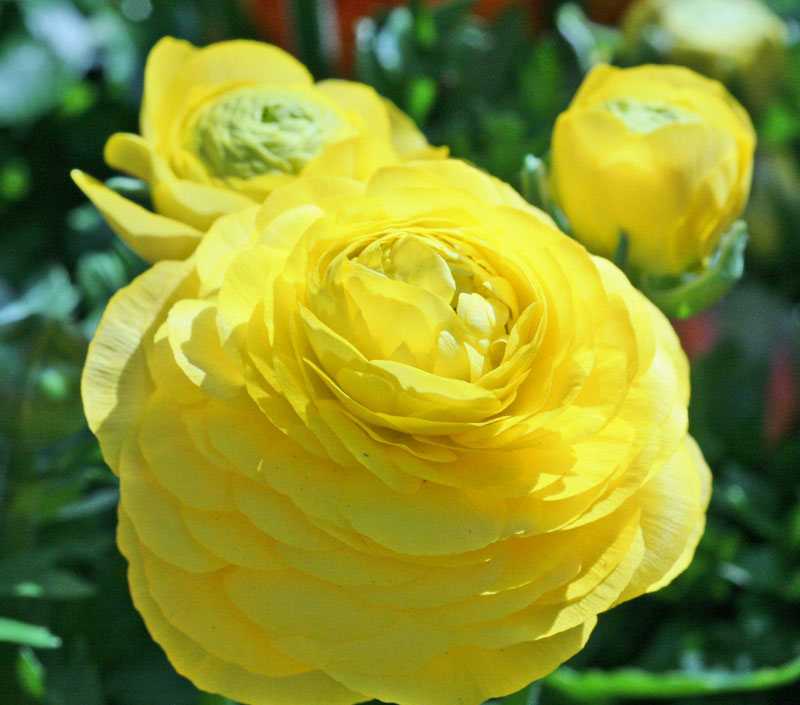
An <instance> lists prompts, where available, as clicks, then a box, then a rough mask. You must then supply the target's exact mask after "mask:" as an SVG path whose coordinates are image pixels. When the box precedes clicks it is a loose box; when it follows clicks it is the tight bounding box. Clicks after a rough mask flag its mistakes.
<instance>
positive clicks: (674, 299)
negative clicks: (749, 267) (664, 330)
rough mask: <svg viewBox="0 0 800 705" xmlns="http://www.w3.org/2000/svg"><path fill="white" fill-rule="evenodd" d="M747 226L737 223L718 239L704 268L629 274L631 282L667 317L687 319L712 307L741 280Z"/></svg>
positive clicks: (738, 221) (740, 222) (741, 221)
mask: <svg viewBox="0 0 800 705" xmlns="http://www.w3.org/2000/svg"><path fill="white" fill-rule="evenodd" d="M747 239H748V234H747V224H746V223H745V222H744V221H743V220H737V221H736V222H735V223H734V224H733V225H732V226H731V227H730V228H729V229H728V230H727V232H725V234H724V235H723V236H722V237H721V238H720V242H719V246H718V247H717V250H716V251H715V252H714V254H713V255H712V256H711V259H710V260H709V262H708V265H707V266H706V267H705V269H703V270H701V271H697V272H686V273H685V274H681V275H679V276H668V277H664V276H659V277H656V276H653V275H648V274H643V273H638V274H637V273H636V272H629V273H628V274H629V276H630V277H631V281H633V283H634V284H635V285H636V286H637V287H638V288H639V289H640V290H641V291H642V292H643V293H644V294H645V295H646V296H647V297H648V298H649V299H650V300H651V301H652V302H653V303H654V304H655V305H656V306H658V307H659V308H660V309H661V310H662V311H663V312H664V313H665V314H666V315H667V316H669V317H671V318H688V317H689V316H694V315H695V314H697V313H700V312H701V311H705V310H706V309H707V308H709V307H711V306H712V305H714V304H715V303H716V302H717V301H719V300H720V299H721V298H722V296H723V295H724V294H725V293H726V292H727V291H728V290H729V289H730V288H731V287H732V286H733V285H734V284H735V283H736V282H737V281H739V279H741V277H742V274H743V273H744V250H745V246H746V245H747Z"/></svg>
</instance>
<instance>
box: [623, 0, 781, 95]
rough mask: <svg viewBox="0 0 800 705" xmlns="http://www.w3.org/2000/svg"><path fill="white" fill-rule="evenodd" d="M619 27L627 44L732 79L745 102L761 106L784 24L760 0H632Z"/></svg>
mask: <svg viewBox="0 0 800 705" xmlns="http://www.w3.org/2000/svg"><path fill="white" fill-rule="evenodd" d="M622 25H623V29H624V31H625V35H626V39H627V43H628V45H629V46H630V47H631V48H634V49H635V48H638V47H640V46H641V45H642V44H646V45H647V46H648V48H649V49H650V50H651V51H652V50H655V51H656V52H657V53H658V54H659V55H660V56H662V57H664V58H666V59H667V60H668V61H670V62H671V63H675V64H682V65H684V66H689V67H690V68H693V69H695V70H696V71H699V72H700V73H703V74H705V75H707V76H711V77H713V78H717V79H719V80H721V81H726V82H727V81H730V80H738V81H739V83H740V84H741V85H742V87H743V89H744V92H745V94H746V97H747V98H748V99H749V100H748V105H749V104H750V102H751V101H752V102H753V103H755V104H756V105H759V106H760V105H763V104H765V103H766V102H767V100H768V98H769V96H770V94H771V92H772V89H773V88H774V86H775V83H776V78H777V77H778V76H779V75H780V73H781V70H780V69H781V65H782V63H783V58H784V53H785V51H784V49H785V45H786V38H787V28H786V25H785V24H784V22H783V20H781V18H780V17H778V16H777V15H776V14H775V13H774V12H773V11H772V10H771V9H770V8H769V7H767V5H766V4H765V3H763V2H761V0H638V2H635V3H634V4H633V5H632V6H631V7H630V8H629V9H628V12H627V14H626V15H625V17H624V19H623V23H622Z"/></svg>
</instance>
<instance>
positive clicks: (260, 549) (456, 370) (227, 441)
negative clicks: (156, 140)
mask: <svg viewBox="0 0 800 705" xmlns="http://www.w3.org/2000/svg"><path fill="white" fill-rule="evenodd" d="M688 395H689V387H688V374H687V362H686V359H685V356H684V354H683V352H682V351H681V349H680V346H679V344H678V341H677V339H676V337H675V335H674V333H673V331H672V329H671V328H670V326H669V324H668V323H667V321H666V319H665V318H664V317H663V316H662V315H661V314H660V313H659V312H658V310H656V309H655V308H654V307H653V306H652V305H651V304H650V303H649V302H648V301H647V300H646V299H645V298H644V297H643V296H642V295H641V294H639V293H638V292H637V291H636V290H635V289H633V287H632V286H631V284H630V283H629V282H628V280H627V279H626V278H625V277H624V275H623V274H622V273H621V272H620V271H619V270H618V269H616V268H615V267H614V266H613V265H612V264H611V263H609V262H608V261H606V260H604V259H601V258H593V257H591V256H589V255H588V254H587V252H586V250H585V249H584V248H583V247H582V246H580V245H579V244H578V243H576V242H575V241H574V240H571V239H569V238H567V237H565V236H564V235H563V234H562V233H560V232H559V231H558V230H557V229H556V228H555V227H554V225H553V224H552V222H551V221H550V220H549V219H548V218H547V217H546V216H545V215H544V214H542V213H541V212H540V211H537V210H536V209H534V208H532V207H531V206H529V205H527V204H526V203H525V202H524V201H523V200H522V199H521V198H520V197H519V196H518V195H517V194H516V193H515V192H514V191H513V189H511V188H510V187H509V186H506V185H505V184H503V183H501V182H499V181H497V180H495V179H493V178H491V177H489V176H487V175H485V174H484V173H482V172H480V171H478V170H476V169H473V168H472V167H469V166H467V165H465V164H463V163H461V162H457V161H454V160H439V161H425V162H416V163H413V164H407V165H401V166H394V167H386V168H383V169H381V170H379V171H378V172H377V173H376V174H375V175H374V176H373V177H372V178H371V179H370V180H369V181H368V182H367V183H366V184H364V183H361V182H358V181H355V180H350V179H343V178H310V179H300V180H297V181H295V182H293V183H292V184H290V185H288V186H285V187H283V188H280V189H277V190H275V191H274V192H273V193H272V194H271V195H270V196H269V197H268V198H267V200H266V202H265V203H264V204H263V206H262V207H261V208H259V207H252V208H247V209H244V210H242V211H240V212H238V213H234V214H230V215H226V216H224V217H222V218H220V219H219V220H217V221H216V222H215V223H214V225H213V226H212V227H211V229H210V230H209V232H208V235H207V236H206V237H205V238H204V239H203V241H202V243H200V245H199V247H198V248H197V251H196V252H195V253H194V255H193V256H192V257H190V258H189V259H188V260H186V261H184V262H177V261H164V262H159V263H158V264H156V265H155V266H154V267H153V268H152V269H150V270H149V271H147V272H146V273H144V274H143V275H141V276H140V277H139V278H138V279H136V280H135V281H134V282H133V283H132V284H131V285H130V286H128V287H127V288H125V289H123V290H122V291H121V292H120V293H118V294H117V295H116V297H115V298H114V299H112V301H111V302H110V304H109V306H108V309H107V311H106V313H105V316H104V318H103V320H102V322H101V324H100V326H99V328H98V330H97V334H96V336H95V339H94V341H93V342H92V344H91V346H90V350H89V356H88V361H87V365H86V370H85V374H84V377H83V398H84V403H85V408H86V414H87V417H88V419H89V423H90V426H91V428H92V429H93V430H94V432H95V433H96V434H97V436H98V438H99V440H100V445H101V448H102V451H103V454H104V456H105V458H106V460H107V461H108V463H109V465H110V466H111V467H112V468H113V469H114V470H115V472H117V473H118V474H119V476H120V486H121V502H120V511H119V517H120V523H119V534H118V539H119V545H120V548H121V550H122V552H123V553H124V554H125V556H126V557H127V558H128V561H129V563H130V572H129V577H130V584H131V591H132V594H133V599H134V602H135V604H136V606H137V608H138V609H139V610H140V611H141V613H142V615H143V616H144V619H145V622H146V623H147V626H148V628H149V629H150V632H151V633H152V635H153V637H154V638H155V639H156V640H157V641H158V642H159V643H160V644H161V645H162V646H163V648H164V649H165V651H166V652H167V654H168V655H169V657H170V660H171V661H172V663H173V664H174V666H175V668H176V669H177V670H178V671H180V672H181V673H183V674H185V675H186V676H188V677H189V678H191V679H192V680H193V681H194V682H195V683H196V684H197V685H198V686H199V687H200V688H203V689H205V690H210V691H214V692H218V693H222V694H224V695H226V696H228V697H230V698H233V699H235V700H238V701H241V702H243V703H250V704H253V705H266V704H269V705H295V704H300V703H315V704H316V703H319V704H322V705H331V704H341V705H350V704H352V703H359V702H362V701H365V700H368V699H370V698H372V697H375V698H379V699H381V700H384V701H389V702H396V703H401V704H402V705H477V703H480V702H482V701H484V700H486V699H487V698H489V697H492V696H499V695H503V694H507V693H511V692H513V691H516V690H518V689H520V688H522V687H524V686H525V685H526V684H527V683H529V682H531V681H533V680H535V679H537V678H539V677H541V676H544V675H545V674H547V673H548V672H549V671H551V670H552V669H553V668H555V667H556V666H557V665H558V664H560V663H561V662H563V661H564V660H565V659H567V658H568V657H569V656H570V655H572V654H574V653H575V652H576V651H578V650H579V649H580V648H581V647H582V646H583V644H584V643H585V641H586V639H587V638H588V636H589V633H590V632H591V630H592V628H593V626H594V624H595V621H596V616H597V614H598V613H599V612H602V611H604V610H607V609H609V608H610V607H612V606H613V605H615V604H617V603H619V602H621V601H623V600H627V599H629V598H632V597H634V596H636V595H639V594H641V593H644V592H648V591H652V590H656V589H658V588H660V587H661V586H663V585H665V584H667V583H668V582H670V581H671V580H672V579H673V578H674V577H675V576H676V575H677V574H678V573H680V572H681V571H682V570H683V569H684V568H685V567H686V566H687V564H688V563H689V561H690V560H691V557H692V554H693V552H694V549H695V545H696V543H697V541H698V539H699V537H700V534H701V533H702V530H703V523H704V512H705V508H706V504H707V501H708V493H709V472H708V468H707V466H706V464H705V462H704V460H703V457H702V455H701V454H700V452H699V450H698V449H697V446H696V445H695V443H694V441H693V440H692V439H691V437H689V436H688V435H687V430H686V426H687V414H686V405H687V401H688Z"/></svg>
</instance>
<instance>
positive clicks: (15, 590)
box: [0, 570, 95, 600]
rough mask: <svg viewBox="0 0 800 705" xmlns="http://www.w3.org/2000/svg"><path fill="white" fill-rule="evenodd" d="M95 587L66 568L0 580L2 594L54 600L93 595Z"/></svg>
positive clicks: (74, 598)
mask: <svg viewBox="0 0 800 705" xmlns="http://www.w3.org/2000/svg"><path fill="white" fill-rule="evenodd" d="M94 594H95V587H94V585H92V584H91V583H90V582H88V581H87V580H84V579H83V578H81V577H78V576H77V575H75V574H74V573H70V572H68V571H65V570H48V571H44V572H42V573H34V574H32V575H28V576H20V577H18V578H16V579H13V580H9V579H8V578H7V577H4V578H3V580H2V582H0V596H5V597H29V598H39V599H53V600H76V599H81V598H86V597H91V596H92V595H94Z"/></svg>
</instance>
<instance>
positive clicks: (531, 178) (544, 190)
mask: <svg viewBox="0 0 800 705" xmlns="http://www.w3.org/2000/svg"><path fill="white" fill-rule="evenodd" d="M519 178H520V190H521V192H522V197H523V198H524V199H525V200H526V201H527V202H528V203H530V204H531V205H532V206H536V207H537V208H541V209H542V210H543V211H547V212H549V211H550V203H551V201H550V189H549V187H548V182H547V181H548V177H547V164H545V162H544V159H540V158H539V157H537V156H536V155H535V154H526V155H525V158H524V159H523V160H522V169H521V170H520V172H519Z"/></svg>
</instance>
